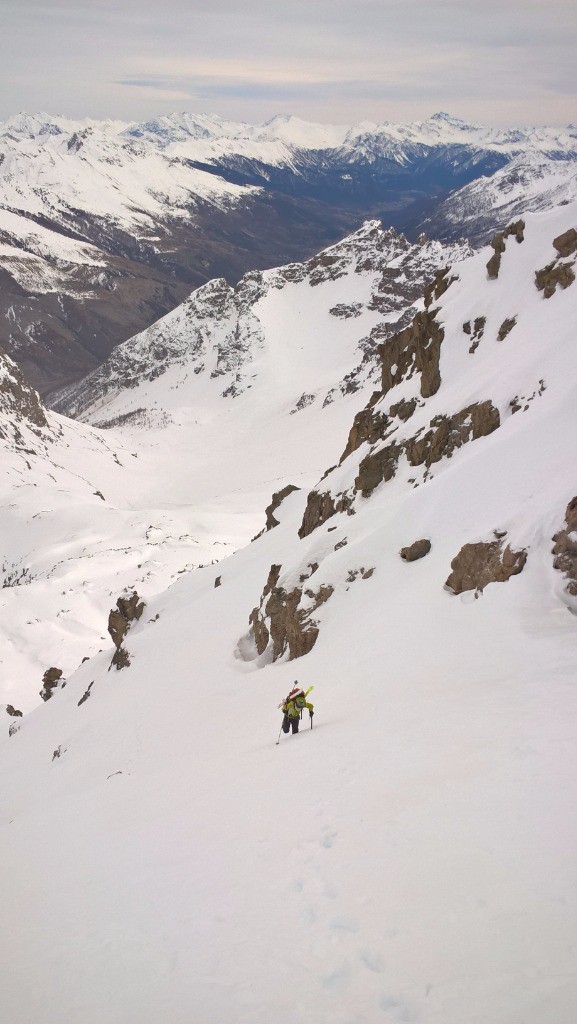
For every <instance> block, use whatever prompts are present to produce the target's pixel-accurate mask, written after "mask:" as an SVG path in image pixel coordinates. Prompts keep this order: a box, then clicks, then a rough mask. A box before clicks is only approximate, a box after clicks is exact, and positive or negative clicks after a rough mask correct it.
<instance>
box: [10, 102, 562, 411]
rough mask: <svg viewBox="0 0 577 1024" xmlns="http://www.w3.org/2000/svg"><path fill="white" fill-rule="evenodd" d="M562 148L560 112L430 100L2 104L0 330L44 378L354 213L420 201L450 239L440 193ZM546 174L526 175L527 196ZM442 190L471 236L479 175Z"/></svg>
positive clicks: (405, 215) (409, 220)
mask: <svg viewBox="0 0 577 1024" xmlns="http://www.w3.org/2000/svg"><path fill="white" fill-rule="evenodd" d="M576 158H577V132H576V130H575V129H573V128H567V129H563V130H561V129H551V128H540V129H537V128H532V129H529V128H520V129H516V130H514V131H503V130H495V129H489V128H484V127H481V126H477V125H467V124H465V123H464V122H462V121H459V120H458V119H455V118H451V117H449V116H448V115H445V114H438V115H434V116H433V117H431V118H429V119H428V120H426V121H423V122H419V123H417V124H408V125H393V124H381V125H373V124H370V123H362V124H360V125H355V126H351V125H317V124H309V123H307V122H305V121H302V120H300V119H298V118H295V117H275V118H273V119H272V120H270V121H268V122H267V123H266V124H264V125H248V124H238V123H234V122H230V121H225V120H223V119H221V118H218V117H215V116H208V115H194V114H188V113H183V114H174V115H167V116H165V117H159V118H156V119H154V120H151V121H149V122H145V123H143V124H124V123H121V122H117V121H103V122H99V121H94V120H85V121H80V122H76V121H71V120H69V119H66V118H62V117H52V116H50V115H47V114H39V115H28V114H21V115H17V116H16V117H13V118H10V119H9V120H8V121H6V122H4V124H2V125H0V279H1V281H2V288H1V289H0V314H1V315H0V325H2V326H0V344H2V345H3V346H4V348H5V349H6V351H7V352H8V354H9V355H11V356H12V357H13V358H14V359H15V360H16V362H17V363H18V364H19V365H20V366H21V368H23V369H24V370H25V372H26V374H27V376H28V378H29V379H30V380H31V382H32V383H33V384H35V385H37V386H38V387H40V389H41V391H42V392H43V393H46V392H49V391H51V390H54V389H55V388H56V387H57V386H58V385H62V384H65V383H67V382H69V381H72V380H75V379H78V378H79V377H81V376H83V375H85V374H86V373H87V372H88V371H89V370H91V369H93V368H95V367H96V366H98V365H99V364H100V363H101V362H102V361H103V359H104V358H105V357H106V356H107V355H108V354H109V353H110V351H111V349H112V348H113V347H114V345H115V344H116V343H118V342H119V341H123V340H125V339H126V338H128V337H130V336H132V335H134V334H135V333H136V332H137V331H139V330H141V329H142V328H145V327H148V326H149V325H150V324H151V323H152V322H153V321H155V320H156V319H158V317H159V316H161V315H162V314H164V313H166V312H167V311H168V310H170V309H172V308H174V307H175V306H176V305H178V303H179V302H180V301H182V299H183V298H184V297H185V296H186V295H187V294H188V293H189V292H190V290H191V288H192V287H196V286H198V285H200V284H202V283H205V282H206V281H208V280H210V279H212V278H214V277H216V276H218V277H225V278H226V279H227V280H228V281H229V282H231V283H233V284H234V283H235V282H236V281H238V279H239V278H240V277H241V276H242V275H243V274H244V273H245V272H246V271H247V270H251V269H255V268H258V269H263V268H266V267H270V266H277V265H279V264H280V263H286V262H288V261H291V260H295V259H297V260H302V259H303V258H305V257H307V256H310V255H311V254H312V253H314V252H317V251H318V249H319V248H320V247H321V246H322V245H323V244H329V243H331V242H334V241H335V240H336V239H337V238H339V237H342V236H343V235H344V234H345V233H346V232H347V231H351V230H353V229H355V228H357V227H358V225H359V224H360V223H361V222H362V221H363V220H364V219H366V218H367V217H369V216H370V217H378V218H380V219H383V221H384V223H385V224H386V225H387V226H389V225H390V226H394V227H396V228H397V229H403V228H405V227H410V228H411V229H412V230H413V236H412V237H417V236H418V234H419V233H420V231H421V227H420V222H421V221H422V220H423V219H424V218H428V223H429V225H430V230H433V229H434V232H435V236H436V237H439V238H444V237H449V238H451V239H452V238H454V237H455V236H456V232H455V213H454V210H453V209H452V208H448V209H447V213H446V216H445V213H444V207H441V208H440V211H439V214H438V215H437V214H436V212H435V210H436V207H437V204H438V203H439V202H441V203H442V201H443V200H445V198H446V197H447V194H448V193H449V192H454V191H455V189H459V188H462V187H466V186H468V185H469V184H470V183H471V182H472V181H476V180H478V179H481V180H482V181H485V179H486V176H490V175H492V174H494V173H495V172H496V171H499V170H500V169H501V168H503V167H504V166H506V165H508V164H509V163H510V162H511V161H518V160H527V161H529V162H531V161H532V166H533V167H534V168H536V169H535V171H534V174H535V173H541V176H543V175H545V174H547V175H551V174H553V175H554V177H555V178H556V179H559V178H560V177H562V176H563V175H564V174H565V175H567V177H569V178H571V177H572V178H573V180H574V167H575V160H576ZM539 167H540V168H541V171H540V172H539ZM559 187H560V182H559V181H558V180H556V181H555V182H554V183H552V185H551V188H550V190H549V193H548V198H546V192H547V189H546V188H545V187H542V188H540V199H539V202H540V205H541V207H543V208H545V207H546V206H547V205H553V204H555V203H556V202H558V201H559V196H558V192H559ZM568 187H569V186H568ZM571 187H572V186H571ZM456 203H457V209H459V208H460V207H459V204H460V203H461V205H462V203H465V205H466V206H467V209H468V214H467V218H466V219H465V228H466V230H468V231H469V235H470V238H471V239H472V240H473V241H475V240H477V239H478V237H480V236H481V235H483V234H486V232H487V229H488V225H490V222H491V216H492V214H491V210H492V208H493V207H492V205H491V203H489V205H487V202H486V201H485V199H484V193H483V190H481V191H480V192H473V193H471V194H469V193H467V194H466V196H465V198H464V199H463V200H462V201H461V200H459V199H457V200H456ZM479 205H480V206H482V214H481V215H480V221H481V222H480V223H477V221H478V220H479V217H478V216H477V218H476V211H477V208H478V206H479ZM498 223H499V216H498V212H497V213H496V214H495V217H494V221H493V224H492V225H490V226H491V228H495V226H496V225H497V224H498ZM457 233H458V232H457Z"/></svg>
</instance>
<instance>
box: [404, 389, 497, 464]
mask: <svg viewBox="0 0 577 1024" xmlns="http://www.w3.org/2000/svg"><path fill="white" fill-rule="evenodd" d="M500 422H501V421H500V417H499V410H498V409H496V408H495V406H494V405H493V403H492V402H491V401H486V402H476V403H475V404H473V405H468V406H467V408H466V409H462V410H461V411H460V412H458V413H455V414H454V415H453V416H435V417H434V418H433V419H432V420H431V422H430V426H431V429H430V430H428V431H427V433H426V434H425V435H424V436H423V437H420V438H414V439H411V440H410V441H407V442H405V446H404V447H405V451H406V453H407V459H408V461H409V462H410V464H411V466H427V467H429V466H432V465H433V463H435V462H440V460H441V459H442V458H451V456H452V454H453V452H454V451H456V449H457V448H462V447H463V445H464V444H467V443H468V442H469V441H476V440H477V439H478V438H480V437H486V436H487V435H488V434H492V433H493V431H494V430H497V427H499V425H500Z"/></svg>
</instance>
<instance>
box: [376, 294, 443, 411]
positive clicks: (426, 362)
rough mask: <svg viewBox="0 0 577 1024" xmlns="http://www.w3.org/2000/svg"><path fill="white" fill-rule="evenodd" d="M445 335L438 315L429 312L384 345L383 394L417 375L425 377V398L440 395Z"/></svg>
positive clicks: (422, 393) (381, 346)
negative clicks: (441, 360) (436, 317)
mask: <svg viewBox="0 0 577 1024" xmlns="http://www.w3.org/2000/svg"><path fill="white" fill-rule="evenodd" d="M444 335H445V332H444V330H443V328H442V327H441V326H440V325H439V324H438V323H437V321H436V320H435V312H434V311H433V312H429V311H427V310H425V311H424V312H421V313H417V315H416V316H415V318H414V320H413V322H412V324H411V325H410V327H407V328H405V330H404V331H400V332H399V333H398V334H395V335H394V336H393V337H392V338H389V339H388V340H387V341H385V342H384V343H383V344H382V345H380V346H379V349H378V351H379V355H380V357H381V364H382V388H383V394H384V395H386V394H387V392H388V391H390V390H391V388H393V387H395V385H396V384H400V383H401V381H402V380H404V379H405V378H406V377H408V376H411V377H412V375H413V373H415V372H416V373H420V375H421V395H422V396H423V398H430V396H431V395H434V394H436V392H437V391H438V390H439V388H440V386H441V374H440V372H439V358H440V355H441V343H442V341H443V338H444Z"/></svg>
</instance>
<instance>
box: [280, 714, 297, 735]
mask: <svg viewBox="0 0 577 1024" xmlns="http://www.w3.org/2000/svg"><path fill="white" fill-rule="evenodd" d="M299 722H300V718H289V716H288V715H285V716H284V718H283V720H282V731H283V732H289V731H290V729H291V727H292V731H293V732H298V731H299Z"/></svg>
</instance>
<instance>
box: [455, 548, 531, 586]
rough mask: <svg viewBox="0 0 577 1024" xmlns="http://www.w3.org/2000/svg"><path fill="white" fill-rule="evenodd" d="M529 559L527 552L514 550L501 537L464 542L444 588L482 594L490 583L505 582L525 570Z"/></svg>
mask: <svg viewBox="0 0 577 1024" xmlns="http://www.w3.org/2000/svg"><path fill="white" fill-rule="evenodd" d="M526 561H527V552H526V551H524V550H521V551H513V550H512V548H511V547H510V546H509V545H507V547H506V548H503V540H502V538H499V539H497V540H494V541H489V542H487V543H483V542H478V543H476V544H464V545H463V547H462V548H461V550H460V551H459V554H458V555H456V557H455V558H454V559H453V561H452V562H451V569H452V570H453V571H452V573H451V575H450V576H449V577H448V579H447V581H446V583H445V587H446V588H447V589H448V590H451V591H452V592H453V594H462V593H463V591H465V590H475V591H476V592H477V593H482V592H483V590H484V589H485V587H486V586H487V585H488V584H489V583H505V582H506V581H507V580H508V579H510V578H511V576H516V575H518V573H520V572H522V570H523V569H524V567H525V563H526Z"/></svg>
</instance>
